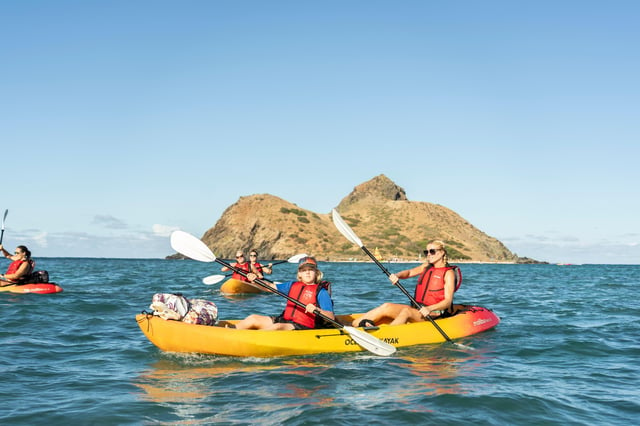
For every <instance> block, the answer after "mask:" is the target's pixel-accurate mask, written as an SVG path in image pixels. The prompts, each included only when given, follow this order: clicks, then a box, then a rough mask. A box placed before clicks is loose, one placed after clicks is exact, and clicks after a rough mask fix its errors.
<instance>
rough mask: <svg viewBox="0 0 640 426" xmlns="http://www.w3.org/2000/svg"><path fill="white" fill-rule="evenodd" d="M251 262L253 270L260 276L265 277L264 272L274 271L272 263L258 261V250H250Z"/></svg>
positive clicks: (268, 273)
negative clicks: (264, 263)
mask: <svg viewBox="0 0 640 426" xmlns="http://www.w3.org/2000/svg"><path fill="white" fill-rule="evenodd" d="M249 262H250V264H251V272H253V273H254V274H256V275H257V276H258V278H262V277H264V274H267V275H270V274H271V273H272V272H273V271H272V270H271V266H272V265H271V263H270V264H268V265H266V266H263V265H261V264H260V262H258V251H257V250H251V251H250V252H249Z"/></svg>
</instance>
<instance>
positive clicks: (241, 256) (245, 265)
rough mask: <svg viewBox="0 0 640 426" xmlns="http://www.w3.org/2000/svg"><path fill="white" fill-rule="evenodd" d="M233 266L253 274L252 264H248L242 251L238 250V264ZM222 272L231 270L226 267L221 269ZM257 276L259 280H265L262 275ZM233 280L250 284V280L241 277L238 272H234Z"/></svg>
mask: <svg viewBox="0 0 640 426" xmlns="http://www.w3.org/2000/svg"><path fill="white" fill-rule="evenodd" d="M231 266H234V267H236V268H238V269H242V270H243V271H245V272H247V273H249V272H252V271H251V264H250V263H249V262H247V260H246V259H245V257H244V253H243V252H242V250H238V251H236V262H235V263H233V264H232V265H231ZM220 270H221V271H222V272H225V271H229V270H231V268H227V267H226V266H223V267H222V269H220ZM256 275H257V276H258V278H263V276H262V273H256ZM231 278H232V279H236V280H240V281H244V282H247V283H248V282H249V280H248V279H246V278H245V277H244V276H242V275H240V274H239V273H237V272H235V271H234V272H233V274H232V275H231Z"/></svg>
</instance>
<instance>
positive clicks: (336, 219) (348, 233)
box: [331, 209, 474, 350]
mask: <svg viewBox="0 0 640 426" xmlns="http://www.w3.org/2000/svg"><path fill="white" fill-rule="evenodd" d="M331 214H332V216H333V224H334V225H335V226H336V228H338V231H340V233H341V234H342V235H344V237H345V238H346V239H347V240H349V241H351V242H352V243H353V244H355V245H357V246H358V247H360V248H361V249H362V251H364V252H365V253H366V254H367V255H368V256H369V257H370V258H371V260H373V261H374V262H375V263H376V265H378V266H379V267H380V269H382V271H383V272H384V273H385V274H387V277H388V276H390V275H391V272H389V271H388V270H387V268H385V267H384V265H383V264H382V263H380V262H379V261H378V259H376V257H375V256H374V255H373V253H371V252H370V251H369V249H368V248H366V247H365V246H364V244H362V241H361V240H360V238H358V236H357V235H356V233H355V232H353V230H352V229H351V228H350V227H349V225H347V223H346V222H345V221H344V220H342V218H341V217H340V214H338V212H337V211H336V209H333V210H332V211H331ZM396 286H398V288H399V289H400V290H401V291H402V292H403V293H404V294H405V295H406V296H407V297H408V298H409V300H410V301H411V303H412V304H413V305H414V306H415V307H416V308H417V309H419V308H420V307H421V305H420V304H419V303H418V302H417V301H416V299H414V298H413V296H411V294H410V293H409V292H408V291H407V289H406V288H404V287H403V286H402V284H400V281H398V282H397V283H396ZM425 319H427V320H429V321H430V322H431V324H433V326H434V327H435V328H436V330H438V331H439V332H440V334H441V335H442V337H444V338H445V340H446V341H447V342H449V343H453V344H454V345H456V346H459V347H461V348H465V349H471V350H474V349H473V348H472V347H469V346H465V345H463V344H461V343H456V342H454V341H453V340H451V338H450V337H449V336H447V333H445V332H444V330H443V329H442V328H440V326H439V325H438V323H437V322H435V321H434V320H433V318H431V317H430V316H429V315H427V316H426V317H425Z"/></svg>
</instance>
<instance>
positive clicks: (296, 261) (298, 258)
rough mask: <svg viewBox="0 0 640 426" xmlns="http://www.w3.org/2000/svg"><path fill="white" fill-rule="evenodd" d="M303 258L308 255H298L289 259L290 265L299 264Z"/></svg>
mask: <svg viewBox="0 0 640 426" xmlns="http://www.w3.org/2000/svg"><path fill="white" fill-rule="evenodd" d="M303 257H307V253H300V254H296V255H295V256H291V257H290V258H289V259H287V262H288V263H298V262H300V260H301V259H302V258H303Z"/></svg>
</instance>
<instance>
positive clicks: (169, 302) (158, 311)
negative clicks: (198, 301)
mask: <svg viewBox="0 0 640 426" xmlns="http://www.w3.org/2000/svg"><path fill="white" fill-rule="evenodd" d="M189 308H190V306H189V301H188V300H187V299H186V297H184V296H183V295H181V294H171V293H156V294H154V295H153V297H152V298H151V305H149V309H151V310H153V314H154V315H157V316H159V317H160V318H162V319H165V320H166V319H172V320H178V321H180V320H182V318H184V316H185V315H187V313H188V312H189Z"/></svg>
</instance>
